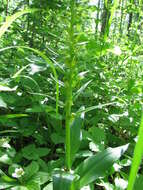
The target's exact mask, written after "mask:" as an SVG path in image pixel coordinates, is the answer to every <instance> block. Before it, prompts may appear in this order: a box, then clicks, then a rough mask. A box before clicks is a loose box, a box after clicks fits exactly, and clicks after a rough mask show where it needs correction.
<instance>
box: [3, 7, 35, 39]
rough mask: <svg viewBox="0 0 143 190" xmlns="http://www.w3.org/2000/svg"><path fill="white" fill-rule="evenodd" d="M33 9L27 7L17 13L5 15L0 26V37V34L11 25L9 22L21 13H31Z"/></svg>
mask: <svg viewBox="0 0 143 190" xmlns="http://www.w3.org/2000/svg"><path fill="white" fill-rule="evenodd" d="M34 11H35V10H34V9H33V10H32V9H27V10H23V11H20V12H18V13H15V14H14V15H12V16H10V17H7V18H6V22H5V23H4V24H3V25H2V26H1V27H0V38H1V37H2V35H3V34H4V33H5V32H6V31H7V29H8V28H9V27H10V26H11V24H12V23H13V22H14V21H15V20H16V19H17V18H18V17H20V16H22V15H23V14H27V13H31V12H34Z"/></svg>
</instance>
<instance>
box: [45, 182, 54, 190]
mask: <svg viewBox="0 0 143 190" xmlns="http://www.w3.org/2000/svg"><path fill="white" fill-rule="evenodd" d="M43 190H53V183H49V184H48V185H47V186H46V187H44V189H43Z"/></svg>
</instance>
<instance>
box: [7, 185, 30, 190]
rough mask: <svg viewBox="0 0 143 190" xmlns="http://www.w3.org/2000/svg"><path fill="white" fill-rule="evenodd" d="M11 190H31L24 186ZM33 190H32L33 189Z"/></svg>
mask: <svg viewBox="0 0 143 190" xmlns="http://www.w3.org/2000/svg"><path fill="white" fill-rule="evenodd" d="M10 190H29V189H28V188H27V187H25V186H22V185H18V186H14V187H13V188H11V189H10ZM31 190H32V189H31Z"/></svg>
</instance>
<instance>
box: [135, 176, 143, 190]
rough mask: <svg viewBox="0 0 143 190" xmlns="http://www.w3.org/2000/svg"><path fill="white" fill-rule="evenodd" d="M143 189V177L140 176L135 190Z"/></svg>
mask: <svg viewBox="0 0 143 190" xmlns="http://www.w3.org/2000/svg"><path fill="white" fill-rule="evenodd" d="M141 189H143V175H139V176H137V178H136V181H135V185H134V188H133V190H141Z"/></svg>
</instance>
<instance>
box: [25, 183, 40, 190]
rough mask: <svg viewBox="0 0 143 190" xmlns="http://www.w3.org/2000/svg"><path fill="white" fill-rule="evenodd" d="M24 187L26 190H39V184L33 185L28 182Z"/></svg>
mask: <svg viewBox="0 0 143 190" xmlns="http://www.w3.org/2000/svg"><path fill="white" fill-rule="evenodd" d="M26 187H27V189H28V190H40V189H41V188H40V184H38V183H35V182H33V181H29V182H28V183H27V184H26Z"/></svg>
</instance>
